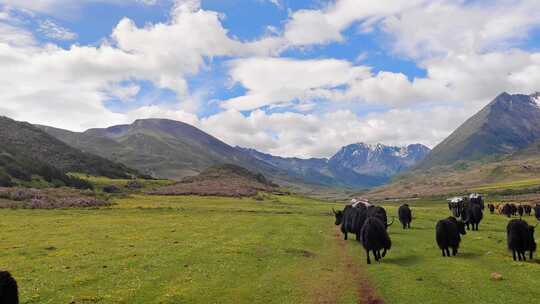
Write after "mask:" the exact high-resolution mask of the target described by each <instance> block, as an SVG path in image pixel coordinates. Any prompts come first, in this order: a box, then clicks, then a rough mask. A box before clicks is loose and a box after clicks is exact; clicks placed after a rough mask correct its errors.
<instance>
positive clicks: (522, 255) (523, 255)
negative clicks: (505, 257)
mask: <svg viewBox="0 0 540 304" xmlns="http://www.w3.org/2000/svg"><path fill="white" fill-rule="evenodd" d="M521 257H522V258H523V261H526V260H527V259H526V258H525V251H522V252H521Z"/></svg>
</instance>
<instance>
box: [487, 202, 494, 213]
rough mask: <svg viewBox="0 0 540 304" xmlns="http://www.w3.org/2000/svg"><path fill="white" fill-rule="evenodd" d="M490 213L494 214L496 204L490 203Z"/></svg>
mask: <svg viewBox="0 0 540 304" xmlns="http://www.w3.org/2000/svg"><path fill="white" fill-rule="evenodd" d="M488 209H489V213H491V214H493V213H495V205H493V204H488Z"/></svg>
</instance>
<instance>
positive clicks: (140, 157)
mask: <svg viewBox="0 0 540 304" xmlns="http://www.w3.org/2000/svg"><path fill="white" fill-rule="evenodd" d="M39 127H40V128H41V129H42V130H44V131H45V132H47V133H48V134H50V135H52V136H54V137H56V138H57V139H59V140H61V141H63V142H65V143H66V144H68V145H70V146H73V147H75V148H77V149H80V150H82V151H85V152H88V153H92V154H96V155H99V156H101V157H104V158H107V159H109V160H111V161H115V162H120V163H122V164H125V165H126V166H129V167H132V168H136V169H137V170H139V171H141V172H144V173H146V174H149V175H152V176H156V177H162V178H170V179H176V180H180V179H182V178H185V177H188V176H193V175H196V174H198V173H200V172H203V171H204V170H206V169H207V168H209V167H211V166H213V165H219V164H227V163H229V164H235V165H239V166H242V167H245V168H247V169H249V170H251V171H254V172H260V173H263V174H264V175H265V176H268V177H270V178H271V179H273V180H275V181H276V182H280V183H281V184H284V185H317V186H329V187H354V188H367V187H373V186H377V185H381V184H383V183H385V182H387V181H388V180H389V179H390V178H391V176H393V175H395V174H397V173H399V172H403V171H404V170H407V169H408V168H409V167H411V166H412V165H414V164H415V163H416V162H417V161H419V160H421V159H423V158H424V157H425V156H426V155H427V153H429V148H427V147H425V146H422V145H419V144H416V145H410V146H407V147H390V146H384V145H381V144H378V145H366V144H354V145H349V146H346V147H343V148H342V149H341V150H340V151H339V152H338V153H337V154H336V155H334V156H333V157H331V158H329V159H325V158H312V159H300V158H284V157H278V156H273V155H270V154H265V153H262V152H259V151H256V150H253V149H247V148H241V147H232V146H230V145H228V144H226V143H224V142H222V141H220V140H219V139H217V138H215V137H213V136H211V135H209V134H207V133H205V132H203V131H201V130H199V129H197V128H195V127H193V126H191V125H189V124H186V123H182V122H178V121H173V120H167V119H141V120H137V121H135V122H134V123H133V124H130V125H119V126H113V127H109V128H105V129H90V130H87V131H85V132H71V131H67V130H62V129H57V128H52V127H47V126H39Z"/></svg>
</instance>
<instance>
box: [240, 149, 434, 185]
mask: <svg viewBox="0 0 540 304" xmlns="http://www.w3.org/2000/svg"><path fill="white" fill-rule="evenodd" d="M238 149H240V150H241V151H243V152H244V153H248V154H249V155H250V156H252V157H254V158H257V159H258V160H261V161H264V162H266V163H268V164H271V165H272V166H276V167H278V168H280V169H282V170H286V171H287V172H289V174H290V175H294V176H296V177H299V178H302V179H303V180H305V181H307V182H310V183H319V184H324V185H333V186H335V185H339V186H351V187H372V186H378V185H381V184H384V183H385V182H387V181H388V180H389V179H390V178H391V177H392V176H394V175H396V174H398V173H400V172H402V171H405V170H407V169H409V168H410V167H412V166H413V165H415V164H416V163H417V162H419V161H420V160H422V159H424V157H426V155H427V154H428V153H429V152H430V149H429V148H428V147H426V146H424V145H421V144H414V145H408V146H404V147H393V146H386V145H383V144H364V143H358V144H352V145H348V146H345V147H343V148H341V149H340V150H339V151H338V152H337V153H336V154H335V155H334V156H332V157H331V158H330V159H327V158H312V159H301V158H288V157H278V156H273V155H270V154H265V153H261V152H259V151H257V150H254V149H243V148H238Z"/></svg>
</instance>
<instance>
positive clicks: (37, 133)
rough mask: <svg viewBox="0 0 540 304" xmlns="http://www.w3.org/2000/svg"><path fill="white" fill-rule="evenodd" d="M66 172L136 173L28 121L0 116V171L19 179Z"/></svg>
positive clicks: (117, 175) (123, 175)
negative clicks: (71, 144) (76, 147)
mask: <svg viewBox="0 0 540 304" xmlns="http://www.w3.org/2000/svg"><path fill="white" fill-rule="evenodd" d="M67 172H80V173H87V174H91V175H99V176H107V177H110V178H129V177H131V176H133V175H140V174H139V173H138V172H137V171H136V170H133V169H129V168H127V167H126V166H124V165H121V164H117V163H114V162H111V161H109V160H107V159H105V158H102V157H98V156H95V155H92V154H89V153H85V152H82V151H80V150H77V149H75V148H72V147H70V146H68V145H66V144H65V143H64V142H62V141H60V140H58V139H56V138H55V137H53V136H50V135H49V134H47V133H46V132H43V131H42V130H40V129H39V128H36V127H35V126H33V125H31V124H28V123H24V122H18V121H15V120H12V119H10V118H7V117H1V116H0V175H2V176H4V178H5V179H8V178H11V179H20V180H30V178H31V176H32V175H40V176H44V175H54V177H55V178H59V179H66V176H65V174H64V173H67ZM48 179H50V178H48ZM66 180H67V179H66Z"/></svg>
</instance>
